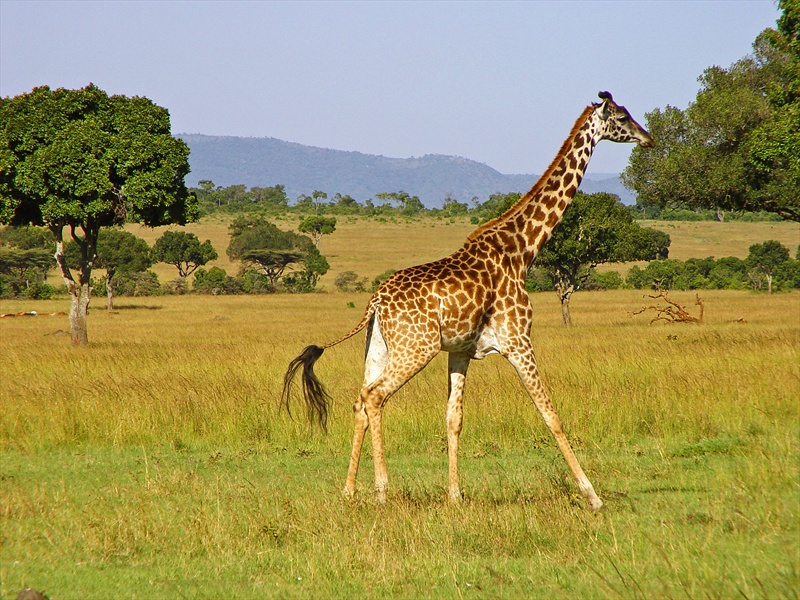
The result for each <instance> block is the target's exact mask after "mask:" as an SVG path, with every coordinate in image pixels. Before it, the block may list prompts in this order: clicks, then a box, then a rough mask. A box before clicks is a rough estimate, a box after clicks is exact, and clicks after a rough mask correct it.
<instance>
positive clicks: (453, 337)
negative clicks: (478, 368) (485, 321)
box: [442, 325, 500, 360]
mask: <svg viewBox="0 0 800 600" xmlns="http://www.w3.org/2000/svg"><path fill="white" fill-rule="evenodd" d="M442 350H444V351H445V352H459V353H463V354H467V355H469V357H470V358H472V359H475V360H480V359H482V358H483V357H485V356H488V355H489V354H497V353H498V352H500V349H499V347H498V343H497V336H496V335H495V333H494V329H492V328H491V327H490V326H488V325H485V326H483V327H481V328H480V329H479V330H477V331H476V330H473V331H469V332H452V331H451V332H447V331H445V330H444V329H443V330H442Z"/></svg>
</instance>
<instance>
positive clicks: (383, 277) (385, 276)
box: [370, 269, 397, 292]
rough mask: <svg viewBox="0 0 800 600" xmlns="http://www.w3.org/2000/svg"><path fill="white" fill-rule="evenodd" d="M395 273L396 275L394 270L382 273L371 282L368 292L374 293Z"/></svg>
mask: <svg viewBox="0 0 800 600" xmlns="http://www.w3.org/2000/svg"><path fill="white" fill-rule="evenodd" d="M395 273H397V271H396V270H395V269H389V270H388V271H384V272H383V273H381V274H380V275H378V276H377V277H376V278H375V279H373V280H372V287H371V288H370V291H371V292H374V291H375V290H377V289H378V288H379V287H381V285H382V284H383V282H384V281H386V280H387V279H389V277H391V276H392V275H394V274H395Z"/></svg>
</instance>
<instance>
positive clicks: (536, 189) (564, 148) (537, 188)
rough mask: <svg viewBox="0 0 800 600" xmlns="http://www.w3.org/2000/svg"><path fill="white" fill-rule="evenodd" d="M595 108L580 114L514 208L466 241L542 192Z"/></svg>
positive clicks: (507, 216) (483, 226) (472, 236)
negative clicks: (551, 158) (539, 174)
mask: <svg viewBox="0 0 800 600" xmlns="http://www.w3.org/2000/svg"><path fill="white" fill-rule="evenodd" d="M595 108H597V105H596V104H590V105H589V106H587V107H586V108H585V109H583V112H582V113H581V116H579V117H578V119H577V120H576V121H575V124H574V125H573V126H572V130H571V131H570V132H569V135H568V136H567V138H566V139H565V140H564V142H563V143H562V144H561V148H560V149H559V151H558V153H557V154H556V156H555V158H554V159H553V160H552V162H551V163H550V166H549V167H547V169H546V170H545V172H544V173H542V175H541V176H540V177H539V179H538V180H537V181H536V183H534V184H533V187H532V188H531V189H530V190H529V191H528V192H527V193H526V194H524V195H523V196H522V197H521V198H520V199H519V200H517V202H516V203H515V204H514V206H512V207H511V208H509V209H508V210H507V211H506V212H504V213H503V214H502V215H500V216H498V217H495V218H494V219H492V220H490V221H487V222H486V223H484V224H483V225H481V226H479V227H478V228H477V229H475V231H473V232H472V233H471V234H470V235H469V236H468V237H467V240H474V239H476V238H477V237H478V236H480V235H481V234H482V233H484V232H485V231H487V230H488V229H491V228H493V227H494V226H495V225H497V224H498V223H501V222H503V221H506V220H507V219H509V218H510V217H511V216H512V215H514V214H516V212H517V211H518V210H519V209H520V208H521V207H522V206H524V205H525V204H527V203H528V202H530V201H531V199H533V198H534V197H536V196H537V195H538V194H539V193H540V192H541V191H542V188H543V187H544V184H545V183H546V182H547V180H548V179H549V178H550V176H551V175H552V174H553V171H555V170H556V167H557V166H558V163H559V162H560V161H561V159H562V158H564V156H566V155H567V154H568V152H569V149H570V147H571V145H572V140H573V139H574V138H575V136H576V135H578V131H580V128H581V127H583V124H584V123H585V122H586V120H587V119H588V118H589V115H591V114H592V111H593V110H594V109H595Z"/></svg>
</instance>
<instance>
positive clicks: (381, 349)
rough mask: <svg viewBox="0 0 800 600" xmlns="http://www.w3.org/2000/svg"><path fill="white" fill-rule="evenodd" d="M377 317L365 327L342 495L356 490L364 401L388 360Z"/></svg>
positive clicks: (365, 422) (365, 423)
mask: <svg viewBox="0 0 800 600" xmlns="http://www.w3.org/2000/svg"><path fill="white" fill-rule="evenodd" d="M377 320H378V319H377V317H375V316H373V318H372V320H371V321H370V323H369V328H368V329H367V342H366V352H365V358H364V384H363V385H362V386H361V391H360V392H359V394H358V398H357V399H356V401H355V402H354V403H353V417H354V420H355V424H354V431H353V449H352V450H351V452H350V466H349V467H348V468H347V480H346V481H345V485H344V495H345V496H346V497H352V496H354V495H355V492H356V478H357V477H358V463H359V461H360V459H361V448H362V446H363V445H364V434H365V433H366V431H367V428H368V427H369V418H368V417H367V411H366V409H365V405H364V402H365V400H366V397H367V395H368V394H369V385H370V384H371V383H373V382H374V381H375V380H376V379H377V378H378V377H379V376H380V375H381V373H383V371H384V369H385V368H386V365H387V363H388V362H389V349H388V347H387V346H386V341H385V340H384V339H383V335H382V334H381V330H380V326H379V325H378V322H377Z"/></svg>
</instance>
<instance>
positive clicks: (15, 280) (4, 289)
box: [0, 227, 55, 299]
mask: <svg viewBox="0 0 800 600" xmlns="http://www.w3.org/2000/svg"><path fill="white" fill-rule="evenodd" d="M52 246H53V236H52V235H50V232H49V231H47V230H46V229H44V228H41V227H5V228H3V229H0V297H4V298H13V297H17V296H19V297H24V298H30V299H39V298H50V297H52V294H53V288H52V286H50V285H48V284H47V283H46V280H47V272H48V271H49V270H50V269H51V268H52V267H53V266H54V264H55V261H54V260H53V249H52Z"/></svg>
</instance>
